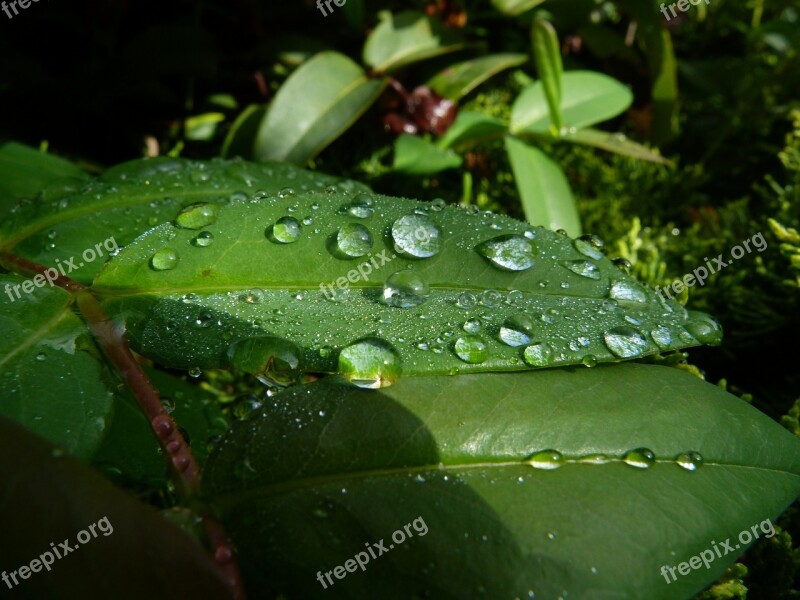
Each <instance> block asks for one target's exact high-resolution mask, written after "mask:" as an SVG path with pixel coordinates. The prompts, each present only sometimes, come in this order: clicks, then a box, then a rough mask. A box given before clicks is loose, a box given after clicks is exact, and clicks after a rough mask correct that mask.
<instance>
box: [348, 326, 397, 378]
mask: <svg viewBox="0 0 800 600" xmlns="http://www.w3.org/2000/svg"><path fill="white" fill-rule="evenodd" d="M339 371H340V372H341V374H342V375H343V376H344V377H345V379H347V380H348V381H350V383H352V384H354V385H357V386H358V387H361V388H368V389H379V388H384V387H388V386H390V385H392V384H393V383H395V382H396V381H397V379H398V378H399V377H400V357H399V356H398V355H397V352H396V351H395V350H394V348H392V346H391V345H389V344H388V343H387V342H385V341H383V340H380V339H377V338H367V339H363V340H360V341H358V342H355V343H353V344H350V345H349V346H346V347H344V348H342V351H341V352H340V353H339Z"/></svg>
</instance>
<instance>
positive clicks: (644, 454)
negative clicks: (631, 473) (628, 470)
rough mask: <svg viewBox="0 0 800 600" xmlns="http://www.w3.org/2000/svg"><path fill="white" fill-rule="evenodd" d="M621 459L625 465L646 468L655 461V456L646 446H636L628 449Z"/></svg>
mask: <svg viewBox="0 0 800 600" xmlns="http://www.w3.org/2000/svg"><path fill="white" fill-rule="evenodd" d="M622 461H623V462H624V463H625V464H626V465H630V466H632V467H636V468H637V469H648V468H650V467H652V466H653V465H654V464H655V462H656V457H655V455H654V454H653V452H652V451H651V450H649V449H647V448H636V449H635V450H629V451H628V452H626V453H625V455H624V456H623V457H622Z"/></svg>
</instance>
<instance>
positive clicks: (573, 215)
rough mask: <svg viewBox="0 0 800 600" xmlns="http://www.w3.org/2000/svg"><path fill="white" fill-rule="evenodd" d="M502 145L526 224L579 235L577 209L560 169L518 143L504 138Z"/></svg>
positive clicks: (536, 149)
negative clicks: (504, 144)
mask: <svg viewBox="0 0 800 600" xmlns="http://www.w3.org/2000/svg"><path fill="white" fill-rule="evenodd" d="M505 143H506V151H507V152H508V159H509V161H510V162H511V170H512V171H513V173H514V182H515V183H516V185H517V190H518V191H519V197H520V200H522V208H523V210H524V211H525V218H527V219H528V222H529V223H532V224H535V225H544V226H546V227H550V228H551V229H563V230H565V231H566V232H567V233H568V234H569V235H573V236H577V235H580V233H581V220H580V217H579V216H578V205H577V203H576V202H575V198H574V197H573V195H572V192H571V191H570V189H569V183H568V182H567V178H566V176H565V175H564V171H562V170H561V167H559V166H558V165H557V164H556V163H555V162H553V161H552V160H551V159H550V158H548V156H547V155H546V154H545V153H544V152H542V151H541V150H539V149H538V148H535V147H533V146H530V145H528V144H526V143H525V142H523V141H522V140H519V139H517V138H515V137H512V136H506V138H505Z"/></svg>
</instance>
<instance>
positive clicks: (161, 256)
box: [150, 248, 178, 271]
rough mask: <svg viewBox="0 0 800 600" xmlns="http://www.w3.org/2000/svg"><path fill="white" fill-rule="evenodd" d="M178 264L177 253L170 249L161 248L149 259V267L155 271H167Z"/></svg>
mask: <svg viewBox="0 0 800 600" xmlns="http://www.w3.org/2000/svg"><path fill="white" fill-rule="evenodd" d="M177 264H178V253H177V252H175V250H172V249H171V248H162V249H161V250H159V251H157V252H156V253H155V254H153V256H152V257H151V258H150V266H151V267H152V268H153V269H154V270H156V271H169V270H170V269H174V268H175V267H176V266H177Z"/></svg>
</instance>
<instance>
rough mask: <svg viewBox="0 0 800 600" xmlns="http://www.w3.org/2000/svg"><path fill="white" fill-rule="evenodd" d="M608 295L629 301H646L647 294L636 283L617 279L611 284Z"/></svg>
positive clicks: (615, 298)
mask: <svg viewBox="0 0 800 600" xmlns="http://www.w3.org/2000/svg"><path fill="white" fill-rule="evenodd" d="M609 297H610V298H613V299H614V300H628V301H630V302H647V294H646V293H645V291H644V288H642V286H640V285H639V284H638V283H633V282H631V281H625V280H624V279H619V280H617V281H614V282H613V283H612V284H611V291H610V292H609Z"/></svg>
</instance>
